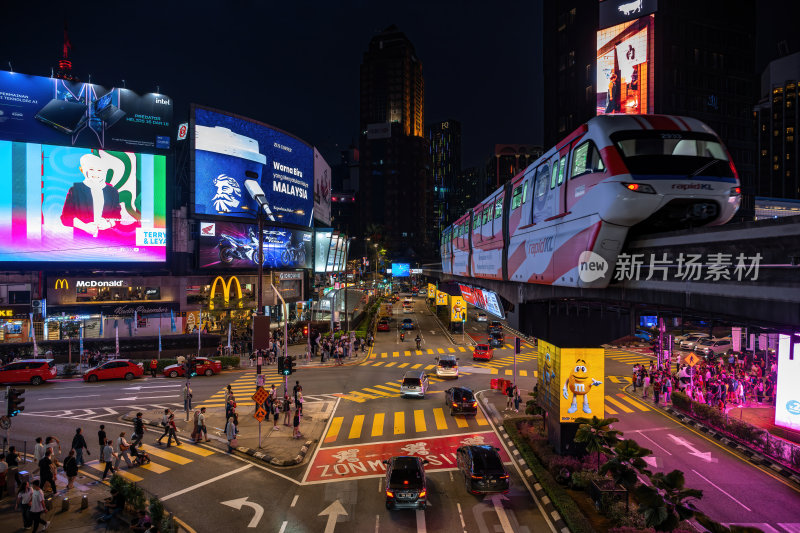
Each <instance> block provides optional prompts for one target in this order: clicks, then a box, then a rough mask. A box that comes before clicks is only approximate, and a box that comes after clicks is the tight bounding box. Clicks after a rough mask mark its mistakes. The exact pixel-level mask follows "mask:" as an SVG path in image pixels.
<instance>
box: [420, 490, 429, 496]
mask: <svg viewBox="0 0 800 533" xmlns="http://www.w3.org/2000/svg"><path fill="white" fill-rule="evenodd" d="M426 494H428V492H427V491H424V490H423V491H421V492H420V493H419V497H420V498H424V497H425V495H426Z"/></svg>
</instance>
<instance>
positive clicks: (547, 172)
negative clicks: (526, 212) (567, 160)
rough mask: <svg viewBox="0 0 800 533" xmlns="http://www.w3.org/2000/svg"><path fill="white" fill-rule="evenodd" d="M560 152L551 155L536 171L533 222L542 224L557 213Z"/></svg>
mask: <svg viewBox="0 0 800 533" xmlns="http://www.w3.org/2000/svg"><path fill="white" fill-rule="evenodd" d="M558 167H559V160H558V154H555V155H554V156H552V157H550V158H549V159H548V160H547V162H545V163H543V164H542V165H539V169H538V170H537V172H536V183H535V185H534V191H533V222H534V223H535V224H541V223H542V222H546V221H548V220H551V219H552V218H553V217H554V216H555V215H557V214H558V213H557V209H558V194H557V191H556V183H557V182H558Z"/></svg>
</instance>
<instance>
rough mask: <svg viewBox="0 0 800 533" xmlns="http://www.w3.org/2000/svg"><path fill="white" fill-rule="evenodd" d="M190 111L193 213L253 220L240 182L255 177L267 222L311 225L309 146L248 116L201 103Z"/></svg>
mask: <svg viewBox="0 0 800 533" xmlns="http://www.w3.org/2000/svg"><path fill="white" fill-rule="evenodd" d="M192 111H193V113H192V114H191V115H190V120H191V124H192V129H193V135H192V139H193V142H194V149H193V150H192V158H193V165H192V168H193V169H194V176H193V183H194V212H195V214H197V215H201V216H202V215H221V216H230V217H237V218H249V219H254V218H255V216H256V211H257V209H258V204H257V203H256V201H255V200H254V199H253V198H252V196H251V195H250V193H249V192H248V191H247V189H246V187H245V181H246V180H248V179H255V181H257V182H258V183H259V185H260V186H261V189H262V190H263V191H264V194H265V197H266V203H267V206H268V211H269V214H268V215H267V218H268V220H269V221H270V222H275V223H279V224H298V225H300V226H311V225H312V219H313V217H314V213H313V211H314V198H313V181H314V150H313V148H312V147H311V146H309V145H308V144H306V143H305V142H304V141H302V140H300V139H298V138H297V137H294V136H292V135H290V134H288V133H286V132H283V131H281V130H279V129H277V128H274V127H272V126H269V125H267V124H262V123H261V122H257V121H255V120H252V119H249V118H245V117H239V116H236V115H232V114H229V113H225V112H221V111H215V110H212V109H207V108H204V107H200V106H192ZM248 176H249V177H248Z"/></svg>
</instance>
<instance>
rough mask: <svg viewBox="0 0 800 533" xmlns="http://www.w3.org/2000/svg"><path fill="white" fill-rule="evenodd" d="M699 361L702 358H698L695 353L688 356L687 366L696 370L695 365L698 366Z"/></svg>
mask: <svg viewBox="0 0 800 533" xmlns="http://www.w3.org/2000/svg"><path fill="white" fill-rule="evenodd" d="M699 360H700V358H699V357H697V356H696V355H695V353H694V352H691V353H690V354H689V355H687V356H686V364H687V365H689V366H690V367H692V368H694V365H696V364H697V362H698V361H699Z"/></svg>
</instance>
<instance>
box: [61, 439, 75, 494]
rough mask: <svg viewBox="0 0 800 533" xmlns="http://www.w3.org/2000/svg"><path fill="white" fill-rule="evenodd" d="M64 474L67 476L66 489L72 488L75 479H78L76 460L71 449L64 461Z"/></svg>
mask: <svg viewBox="0 0 800 533" xmlns="http://www.w3.org/2000/svg"><path fill="white" fill-rule="evenodd" d="M64 474H66V476H67V489H68V490H69V489H71V488H74V483H75V478H76V477H78V459H77V458H76V457H75V450H74V449H72V450H70V451H69V454H67V458H66V459H64Z"/></svg>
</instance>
